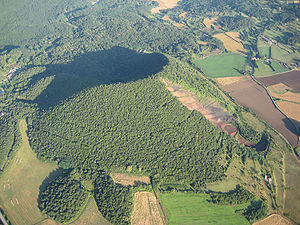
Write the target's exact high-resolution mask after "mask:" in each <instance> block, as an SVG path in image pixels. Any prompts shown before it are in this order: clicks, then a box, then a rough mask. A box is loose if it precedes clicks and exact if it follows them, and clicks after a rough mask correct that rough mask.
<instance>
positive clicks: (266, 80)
mask: <svg viewBox="0 0 300 225" xmlns="http://www.w3.org/2000/svg"><path fill="white" fill-rule="evenodd" d="M258 80H259V81H260V82H261V83H263V84H264V85H265V86H267V87H269V86H272V85H275V84H279V83H283V84H285V85H286V86H288V87H290V88H291V89H292V90H293V91H295V92H300V71H297V70H293V71H290V72H286V73H281V74H277V75H274V76H268V77H261V78H258Z"/></svg>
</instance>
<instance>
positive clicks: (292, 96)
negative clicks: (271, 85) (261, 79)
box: [269, 91, 300, 103]
mask: <svg viewBox="0 0 300 225" xmlns="http://www.w3.org/2000/svg"><path fill="white" fill-rule="evenodd" d="M269 92H270V94H271V95H272V96H273V97H275V98H280V99H283V100H286V101H292V102H297V103H300V93H293V92H290V91H287V92H285V93H283V94H278V93H276V92H274V91H269Z"/></svg>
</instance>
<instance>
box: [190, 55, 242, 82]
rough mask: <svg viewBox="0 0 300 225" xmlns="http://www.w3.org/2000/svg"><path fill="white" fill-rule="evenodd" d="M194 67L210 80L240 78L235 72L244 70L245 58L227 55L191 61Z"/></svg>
mask: <svg viewBox="0 0 300 225" xmlns="http://www.w3.org/2000/svg"><path fill="white" fill-rule="evenodd" d="M192 62H193V63H194V65H195V66H196V67H198V68H200V69H201V71H203V73H204V74H205V75H206V76H208V77H211V78H216V77H233V76H241V75H242V74H241V73H239V72H238V71H237V70H240V71H243V70H245V68H246V65H247V61H246V58H245V57H244V56H242V55H239V54H234V53H228V54H222V55H214V56H210V57H208V58H206V59H202V60H199V59H193V60H192Z"/></svg>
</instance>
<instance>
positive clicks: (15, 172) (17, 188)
mask: <svg viewBox="0 0 300 225" xmlns="http://www.w3.org/2000/svg"><path fill="white" fill-rule="evenodd" d="M19 127H20V131H21V135H22V140H23V144H22V146H21V148H20V149H19V150H18V152H17V153H16V155H15V156H14V158H13V159H12V160H11V161H10V164H9V166H8V167H7V171H6V172H5V173H4V174H3V176H2V178H1V181H0V187H1V192H0V199H1V206H2V207H3V209H4V211H5V213H6V215H7V216H8V218H9V220H10V221H11V222H12V224H18V225H21V224H24V225H28V224H35V223H37V222H39V221H42V220H43V219H45V216H44V215H42V213H41V212H40V210H39V208H38V201H37V199H38V195H39V191H40V190H39V188H40V185H41V184H42V182H43V180H44V179H45V178H46V177H47V176H48V175H49V173H50V172H51V171H53V170H54V169H55V168H56V166H54V165H53V164H50V163H44V162H41V161H40V160H38V159H37V158H36V155H35V154H34V152H33V151H32V149H31V148H30V146H29V143H28V137H27V134H26V130H27V126H26V122H25V120H21V121H20V125H19Z"/></svg>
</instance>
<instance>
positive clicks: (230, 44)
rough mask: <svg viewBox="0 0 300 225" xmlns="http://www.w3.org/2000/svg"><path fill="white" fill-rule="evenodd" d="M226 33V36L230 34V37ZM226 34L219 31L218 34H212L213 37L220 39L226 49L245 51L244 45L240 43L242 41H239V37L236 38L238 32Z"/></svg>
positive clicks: (238, 51) (237, 51)
mask: <svg viewBox="0 0 300 225" xmlns="http://www.w3.org/2000/svg"><path fill="white" fill-rule="evenodd" d="M226 34H227V35H228V36H230V35H232V37H231V36H230V37H228V36H227V35H226ZM226 34H223V33H219V34H216V35H214V36H213V37H215V38H217V39H219V40H220V41H222V42H223V44H224V47H225V48H226V49H227V50H228V51H231V52H235V53H242V54H244V53H245V52H246V50H245V48H244V46H243V45H242V43H241V42H240V39H239V38H238V37H239V33H238V32H227V33H226ZM229 34H230V35H229Z"/></svg>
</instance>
